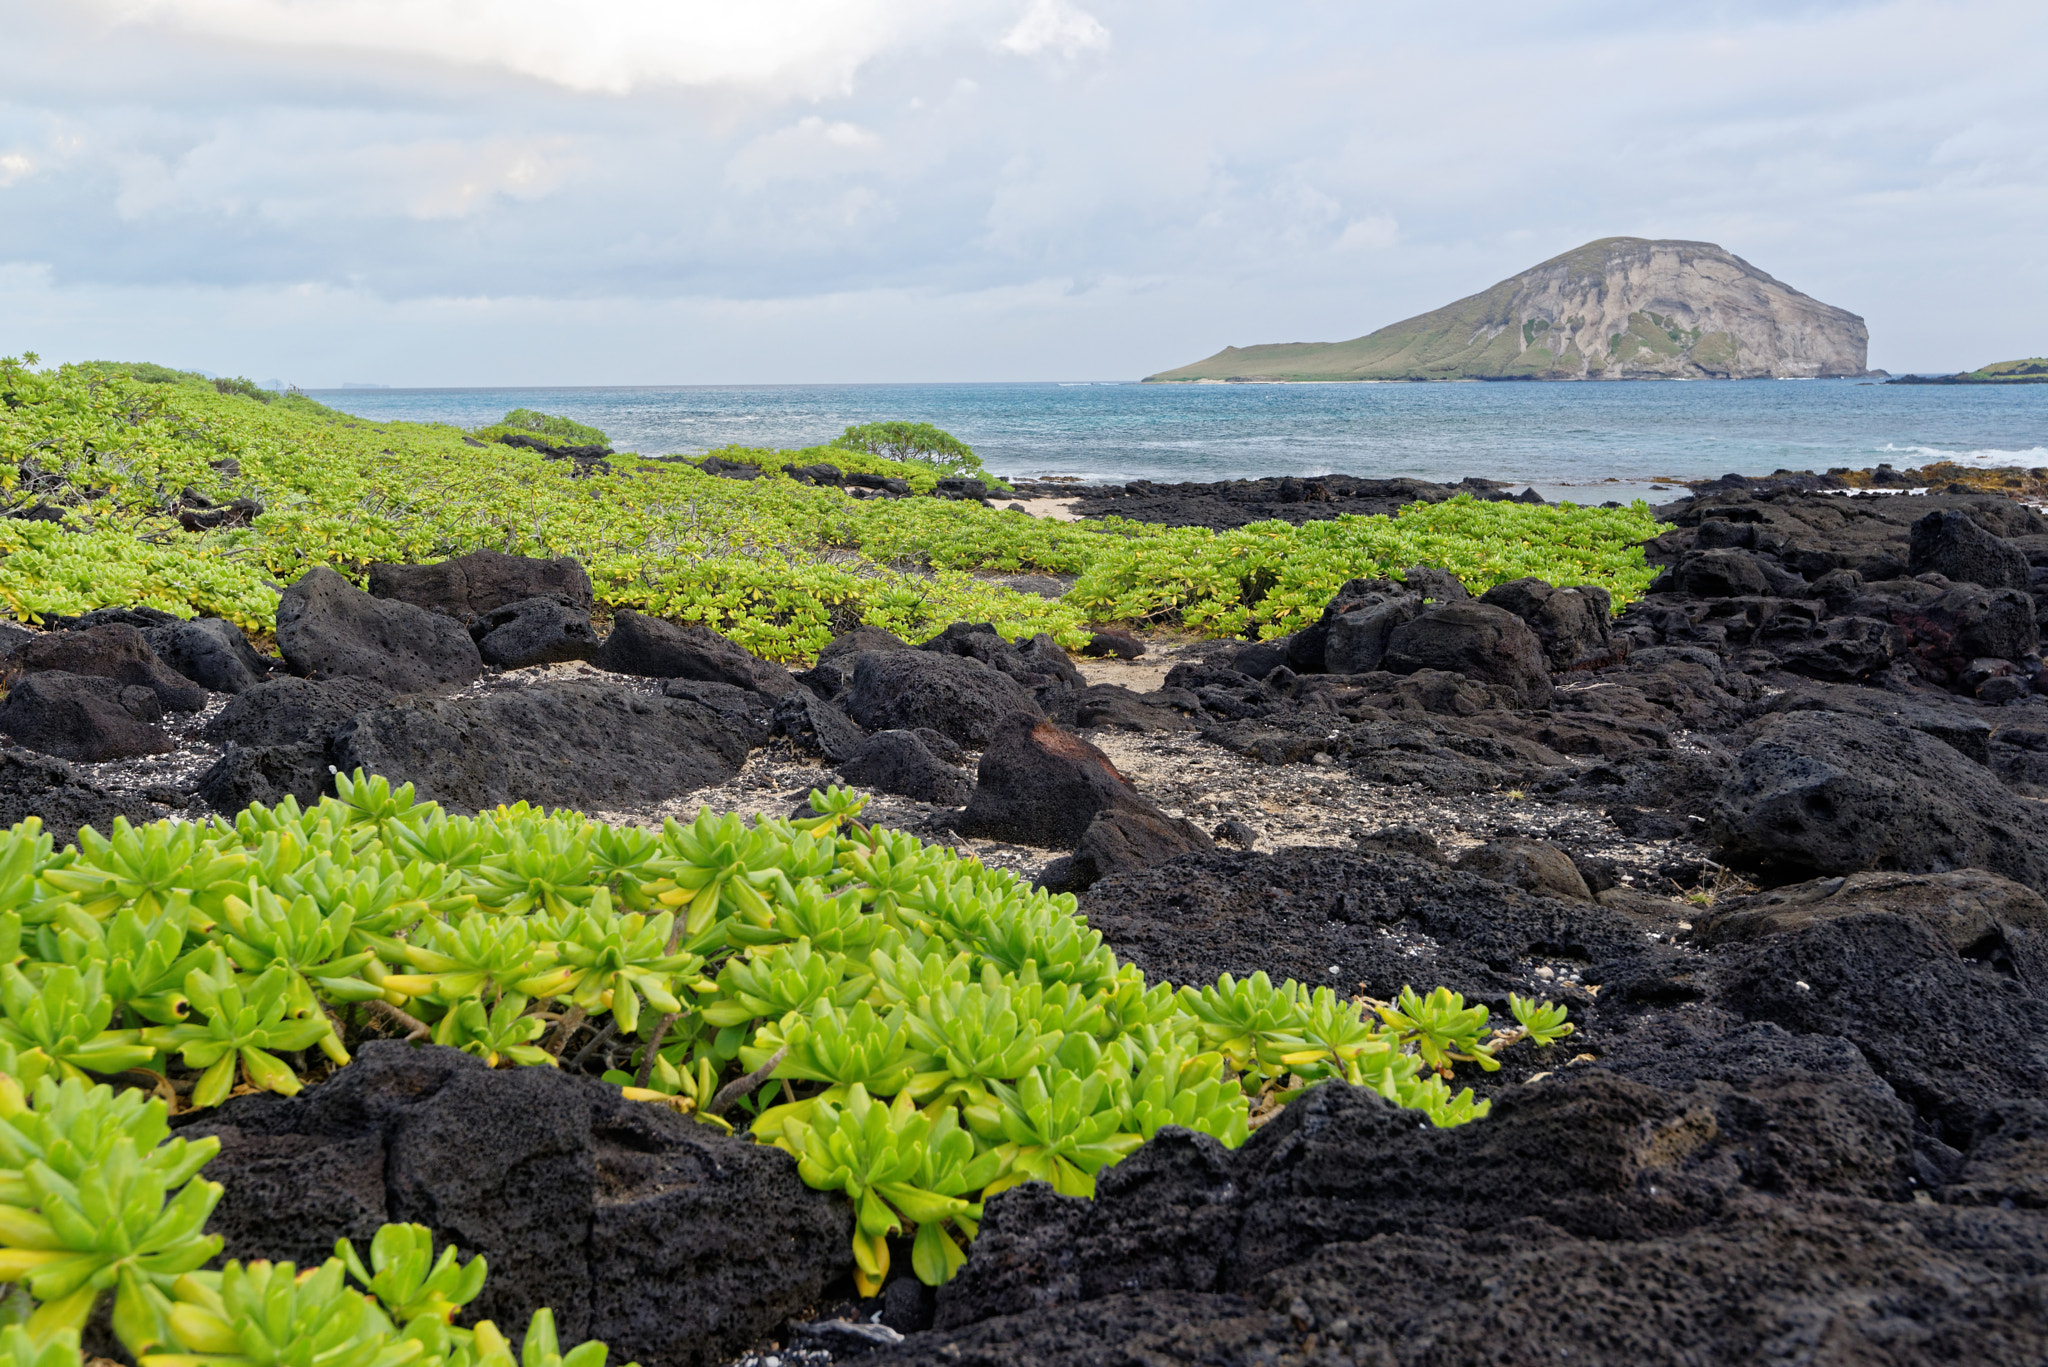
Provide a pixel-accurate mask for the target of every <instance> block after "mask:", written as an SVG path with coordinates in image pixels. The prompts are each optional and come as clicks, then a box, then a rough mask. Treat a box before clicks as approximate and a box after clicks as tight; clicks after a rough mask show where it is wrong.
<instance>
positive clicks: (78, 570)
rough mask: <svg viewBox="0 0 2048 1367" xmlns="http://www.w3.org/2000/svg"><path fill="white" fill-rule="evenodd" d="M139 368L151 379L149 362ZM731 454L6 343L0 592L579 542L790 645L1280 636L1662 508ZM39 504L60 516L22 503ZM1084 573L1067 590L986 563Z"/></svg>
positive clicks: (1555, 550)
mask: <svg viewBox="0 0 2048 1367" xmlns="http://www.w3.org/2000/svg"><path fill="white" fill-rule="evenodd" d="M138 370H140V371H141V374H142V378H138V376H137V373H136V372H137V371H138ZM722 454H724V455H727V456H728V457H731V458H735V459H744V460H748V461H750V462H752V463H756V464H759V465H760V466H761V467H762V468H763V469H765V470H768V471H770V472H771V473H769V474H768V475H766V476H764V477H763V478H760V479H755V480H747V481H740V480H730V479H720V478H716V477H713V476H711V475H707V474H705V473H704V472H703V471H702V470H700V469H698V468H697V467H696V466H694V465H691V464H687V463H681V462H674V463H671V462H664V461H659V460H651V459H648V460H643V459H638V458H634V457H627V456H619V457H614V458H613V459H612V460H611V461H610V462H609V466H610V469H609V472H608V473H605V472H600V473H592V474H588V475H585V476H579V474H578V471H577V467H576V466H575V465H574V464H573V463H572V462H570V461H567V460H552V461H551V460H547V459H544V458H543V457H542V456H541V455H539V454H537V453H535V452H531V451H526V450H521V449H518V448H514V447H508V446H503V445H498V444H495V443H489V442H480V441H478V440H476V438H475V437H474V436H472V435H469V434H465V433H463V432H462V431H460V430H458V429H456V428H454V427H450V426H446V425H442V424H424V423H402V422H394V423H373V422H367V421H364V420H362V419H358V418H353V417H350V416H349V415H347V414H344V413H339V412H336V411H335V410H333V409H329V408H325V407H323V406H321V405H320V404H317V403H315V402H313V401H312V400H310V399H307V398H305V397H303V396H297V395H285V396H277V395H266V394H264V393H263V392H261V391H257V390H255V389H254V387H253V386H247V387H246V388H242V389H237V388H234V387H233V386H232V385H230V387H229V388H228V389H225V390H224V389H223V388H221V387H220V386H219V385H217V384H216V383H214V382H212V381H208V380H206V379H204V378H202V377H199V376H195V375H181V374H178V373H176V372H169V371H162V370H161V368H156V367H148V368H141V367H124V366H110V365H82V366H65V367H62V368H59V369H56V370H47V371H35V370H32V369H30V368H28V367H27V366H24V365H23V364H21V363H20V362H18V361H14V360H12V359H10V358H5V357H0V513H4V512H12V513H15V514H17V516H12V517H5V516H0V604H4V606H5V610H6V611H9V612H11V613H12V614H13V615H14V616H16V617H19V618H21V619H22V620H25V621H35V620H39V619H41V618H43V617H45V616H47V615H50V614H60V613H61V614H76V613H80V612H84V611H86V610H88V609H91V608H96V607H107V606H123V607H127V606H149V607H155V608H161V609H164V610H166V611H170V612H174V613H177V614H179V615H180V616H195V615H213V616H221V617H226V618H228V619H229V620H230V621H233V622H236V623H238V624H239V625H241V626H243V627H244V628H246V629H249V630H252V631H258V632H263V631H268V630H270V629H271V627H272V625H273V623H274V616H275V609H276V604H277V595H278V593H279V591H280V586H282V585H284V584H287V583H290V582H291V581H292V580H294V579H296V578H298V577H299V576H300V575H301V574H303V573H305V572H306V571H307V570H308V569H310V568H312V567H314V566H316V565H330V566H333V567H334V568H336V569H338V570H340V571H341V572H342V573H344V574H347V575H349V576H351V577H354V578H355V579H356V580H357V581H358V582H361V580H362V578H363V577H364V576H365V573H366V571H367V567H368V566H369V565H370V564H372V563H375V562H378V561H409V562H414V563H425V562H432V561H436V560H441V559H445V558H447V557H449V556H454V555H460V554H463V553H465V552H468V551H474V550H482V549H491V550H502V551H507V552H510V553H513V554H521V555H537V556H559V555H568V556H574V557H575V558H576V559H577V560H579V561H581V562H582V564H583V565H584V566H585V567H586V568H587V569H588V570H589V572H590V576H591V580H592V583H593V585H594V587H595V588H596V591H597V597H598V601H599V604H600V605H601V607H602V608H604V609H610V610H616V609H618V608H624V607H631V608H636V609H639V610H641V611H645V612H650V613H654V614H657V615H660V616H666V617H670V618H675V619H679V620H685V621H699V622H703V623H705V624H706V625H708V626H711V627H713V628H714V629H716V630H718V631H721V632H724V633H725V634H726V635H728V636H730V637H732V638H733V639H734V640H736V641H738V642H739V643H740V644H742V645H744V646H746V647H747V648H748V649H750V650H754V651H757V652H759V653H760V654H763V655H765V656H768V657H770V658H773V659H778V660H788V661H796V660H803V659H808V658H810V657H812V656H814V655H815V654H816V653H817V651H818V650H819V649H820V648H821V647H822V646H823V645H824V644H825V643H826V642H827V641H829V640H831V638H832V637H833V636H834V635H835V634H837V633H838V632H841V631H844V630H846V629H848V628H850V627H852V626H855V625H857V624H860V623H868V624H872V625H876V626H881V627H885V628H887V629H888V630H891V631H894V632H896V633H897V634H899V635H902V636H904V637H906V638H908V639H921V638H922V637H924V636H929V635H930V634H932V633H933V632H935V631H936V630H938V629H939V628H941V627H943V626H944V625H945V624H946V623H948V622H952V621H962V620H965V621H977V622H990V623H993V624H994V625H995V627H996V628H997V629H998V630H999V631H1001V632H1002V633H1003V634H1004V635H1006V636H1010V637H1012V638H1016V637H1024V636H1029V635H1032V634H1034V633H1036V632H1040V631H1044V632H1050V633H1052V634H1053V635H1054V636H1055V637H1056V638H1058V639H1059V640H1060V641H1061V642H1062V643H1063V644H1067V645H1069V646H1073V645H1079V644H1080V643H1081V642H1082V641H1084V640H1085V639H1086V632H1085V631H1084V629H1083V627H1084V624H1085V623H1088V622H1118V621H1124V622H1134V623H1153V624H1162V625H1176V626H1180V627H1183V628H1187V629H1193V630H1197V631H1204V632H1210V633H1214V634H1256V635H1263V636H1271V635H1275V634H1278V633H1280V632H1283V631H1288V630H1292V629H1293V628H1294V627H1295V626H1298V625H1300V624H1301V622H1303V621H1304V620H1309V619H1312V618H1313V617H1314V616H1315V614H1316V613H1317V612H1319V611H1320V610H1321V607H1322V605H1323V604H1324V603H1325V602H1327V601H1328V600H1329V597H1330V595H1331V594H1332V593H1333V592H1334V591H1335V590H1336V588H1337V587H1338V585H1340V584H1342V583H1343V582H1344V581H1345V580H1346V579H1351V578H1359V577H1364V578H1371V577H1376V576H1379V575H1384V574H1388V573H1398V572H1399V571H1400V570H1401V569H1403V568H1405V567H1406V566H1409V565H1413V564H1417V563H1425V564H1431V565H1441V566H1444V567H1446V568H1449V569H1451V570H1453V571H1454V572H1455V573H1457V574H1458V575H1459V576H1460V577H1461V578H1463V579H1464V580H1465V582H1466V583H1467V585H1468V586H1469V587H1471V588H1472V589H1473V590H1474V591H1475V592H1478V591H1482V590H1484V589H1485V588H1487V587H1489V586H1490V585H1492V584H1495V583H1499V582H1501V581H1502V580H1505V579H1513V578H1517V577H1519V576H1521V575H1537V576H1540V577H1542V578H1545V579H1548V580H1550V581H1551V582H1553V583H1597V584H1602V585H1605V586H1606V587H1607V588H1608V589H1609V590H1610V591H1611V592H1613V593H1614V595H1615V597H1616V600H1617V603H1619V602H1625V601H1627V600H1628V599H1630V598H1632V597H1634V596H1635V595H1636V594H1638V593H1640V592H1641V591H1642V586H1643V583H1644V582H1645V581H1646V580H1647V577H1648V571H1647V569H1646V567H1645V566H1644V565H1643V559H1642V554H1641V551H1640V550H1639V549H1637V548H1636V546H1635V544H1634V543H1636V542H1640V541H1641V540H1643V539H1644V538H1646V537H1648V536H1650V535H1653V534H1654V532H1655V527H1654V526H1653V525H1652V524H1651V522H1650V519H1649V515H1648V513H1647V511H1646V510H1644V509H1643V508H1641V506H1640V505H1638V506H1637V507H1636V508H1632V509H1623V510H1612V509H1608V510H1602V509H1571V508H1569V507H1551V508H1531V507H1526V506H1524V505H1521V504H1505V503H1490V504H1474V503H1472V502H1471V501H1470V500H1469V499H1467V500H1462V501H1460V500H1454V501H1452V502H1450V503H1443V504H1435V505H1418V506H1416V507H1414V508H1410V509H1408V510H1405V511H1404V513H1403V515H1402V516H1401V517H1400V518H1399V519H1389V518H1361V517H1347V518H1340V519H1337V520H1335V521H1331V522H1323V523H1314V524H1311V525H1309V526H1307V527H1300V528H1296V527H1290V526H1288V525H1286V524H1284V523H1277V522H1275V523H1260V524H1256V525H1255V526H1252V527H1247V528H1243V529H1240V530H1239V531H1236V532H1232V533H1227V534H1223V535H1218V534H1216V533H1213V532H1209V531H1206V530H1204V529H1201V528H1182V529H1175V530H1171V531H1169V530H1167V529H1164V528H1159V527H1151V526H1144V525H1140V524H1137V523H1132V522H1126V521H1123V520H1121V519H1103V520H1099V521H1088V522H1083V523H1063V522H1056V521H1051V520H1047V519H1039V518H1032V517H1029V516H1027V515H1025V514H1023V513H1012V512H999V511H996V510H994V509H991V508H985V507H982V506H981V505H980V504H978V503H966V502H956V501H950V500H944V499H936V498H911V499H903V500H889V501H883V500H868V501H860V500H854V499H852V498H849V497H848V496H847V495H846V493H845V492H844V491H842V490H840V489H836V488H821V487H812V486H807V485H801V484H798V483H796V482H795V481H793V480H791V479H789V478H788V477H787V476H785V475H783V474H782V473H780V470H781V466H782V464H784V463H785V462H788V463H793V464H797V465H803V464H809V463H812V462H815V461H818V460H829V461H832V462H833V463H835V464H838V465H841V466H842V467H856V468H861V469H869V470H874V471H876V472H878V473H890V474H900V475H902V476H904V477H906V478H908V479H910V480H911V481H912V483H913V485H915V486H917V487H920V488H923V489H927V490H928V489H929V488H930V487H931V486H932V484H933V482H934V480H935V479H936V475H935V473H934V472H933V471H932V470H930V469H929V468H924V467H914V466H905V465H899V464H895V463H893V462H889V461H884V460H881V459H879V458H877V457H872V456H865V455H855V454H853V453H849V452H845V451H843V450H840V449H838V448H825V447H812V448H808V449H806V450H803V451H782V452H769V451H746V450H737V449H730V450H727V451H725V452H723V453H722ZM194 495H197V496H200V497H203V498H205V499H207V500H211V501H213V502H215V503H223V502H226V501H227V500H229V499H234V498H248V499H253V500H254V501H256V502H257V503H259V504H261V505H262V507H263V509H264V511H263V513H262V515H261V516H260V517H257V518H256V519H255V522H254V524H253V525H251V526H247V527H231V528H229V527H224V528H220V529H216V530H212V531H204V532H197V533H195V532H191V531H187V530H185V529H184V528H183V527H181V526H180V524H179V522H178V519H177V513H178V511H179V509H180V506H181V505H185V506H193V505H194V498H193V496H194ZM39 504H40V505H43V506H44V509H45V511H46V512H48V511H49V510H51V509H55V510H56V515H57V520H54V521H50V520H28V519H24V518H22V517H20V516H18V514H20V513H23V512H26V511H29V510H30V509H32V508H35V507H36V506H37V505H39ZM1020 571H1022V572H1034V573H1053V574H1071V575H1078V576H1079V577H1080V582H1079V583H1077V584H1076V585H1075V586H1074V588H1073V590H1072V591H1071V592H1069V593H1068V594H1067V595H1066V597H1065V598H1063V599H1059V600H1047V599H1043V598H1040V597H1038V596H1037V595H1035V594H1020V593H1017V592H1014V591H1012V590H1010V589H1009V588H1007V587H1005V586H1003V585H1001V584H999V583H996V582H992V580H991V578H990V577H989V576H990V575H991V574H994V573H1015V572H1020Z"/></svg>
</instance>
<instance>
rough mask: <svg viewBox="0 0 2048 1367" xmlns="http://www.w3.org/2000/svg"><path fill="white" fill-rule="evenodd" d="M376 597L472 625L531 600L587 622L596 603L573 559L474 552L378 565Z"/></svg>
mask: <svg viewBox="0 0 2048 1367" xmlns="http://www.w3.org/2000/svg"><path fill="white" fill-rule="evenodd" d="M370 592H371V593H373V594H375V595H376V596H377V597H379V598H395V599H397V600H398V601H400V602H402V603H411V604H413V605H415V606H417V607H423V608H426V609H427V610H428V611H430V612H438V613H440V614H442V615H443V616H447V617H454V618H457V619H459V620H462V621H467V620H469V619H470V618H472V617H480V616H482V615H483V614H485V613H488V612H495V611H497V610H498V609H499V608H502V607H506V606H508V605H510V604H512V603H517V602H520V601H521V600H523V599H527V598H549V599H553V600H554V601H556V602H558V603H561V604H562V605H563V606H565V607H569V608H574V609H576V610H577V611H579V612H581V613H582V614H583V615H584V616H585V617H586V618H588V617H589V615H590V610H591V608H592V607H593V606H594V605H595V603H596V598H595V596H594V595H593V594H592V592H591V588H590V576H589V575H588V574H586V573H585V572H584V569H583V566H582V565H580V564H578V563H577V562H576V561H575V560H574V559H572V558H570V557H569V556H566V555H565V556H562V557H560V558H559V559H555V560H538V559H535V558H533V557H531V556H524V555H506V554H505V553H504V552H503V551H471V552H470V553H469V554H468V555H458V556H456V557H454V558H453V559H452V560H443V561H441V562H440V563H439V564H435V565H388V564H385V565H372V566H370Z"/></svg>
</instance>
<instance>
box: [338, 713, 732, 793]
mask: <svg viewBox="0 0 2048 1367" xmlns="http://www.w3.org/2000/svg"><path fill="white" fill-rule="evenodd" d="M334 745H335V757H336V763H337V766H338V767H339V768H340V769H341V770H342V771H343V772H347V771H349V770H351V769H355V768H358V767H360V768H362V769H363V770H365V771H366V772H369V773H373V774H382V775H384V776H385V777H387V778H389V779H390V780H391V781H392V782H393V783H411V784H413V785H414V786H415V789H416V790H417V791H418V793H419V795H420V797H421V798H422V799H426V798H432V799H434V800H436V801H438V802H440V803H442V804H443V805H445V806H448V807H450V808H454V809H458V810H464V811H472V812H474V811H480V810H482V809H484V808H487V807H495V806H497V805H498V804H499V803H510V802H522V801H523V802H532V803H535V804H537V805H545V806H549V807H573V808H576V809H577V810H579V811H590V810H606V811H619V810H625V809H630V808H635V807H641V806H647V805H651V804H654V803H658V802H661V801H664V800H666V799H668V798H671V797H676V796H678V795H680V794H683V793H687V792H690V791H691V790H692V789H696V788H702V787H707V786H709V785H711V784H714V783H721V782H723V781H725V780H726V779H728V778H730V777H732V776H733V774H735V773H737V772H738V771H739V767H740V765H741V764H742V763H743V762H745V760H746V757H747V746H746V742H745V740H744V739H743V738H742V737H740V736H737V735H735V734H734V733H733V732H732V731H731V730H729V729H728V728H727V727H726V726H724V725H723V724H722V723H721V722H720V720H719V718H718V715H717V714H716V713H714V712H712V711H710V710H709V709H708V708H705V707H702V706H700V705H698V704H696V703H692V702H689V701H686V700H684V699H681V698H664V697H649V696H647V695H646V694H644V693H635V692H630V691H628V690H627V689H624V688H621V687H618V686H617V685H614V684H601V683H543V684H535V685H533V686H532V687H529V688H518V689H507V690H504V691H502V692H497V693H491V694H488V695H486V696H483V697H479V698H452V699H447V698H444V699H425V698H415V699H408V700H406V701H405V702H404V703H403V704H400V705H393V706H389V707H382V708H377V709H373V710H371V711H366V712H362V713H359V714H357V715H356V716H355V717H354V718H353V719H352V720H350V721H349V722H348V723H347V724H346V725H344V726H343V727H342V728H341V730H340V731H339V732H338V733H337V734H336V736H335V740H334Z"/></svg>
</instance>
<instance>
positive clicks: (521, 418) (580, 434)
mask: <svg viewBox="0 0 2048 1367" xmlns="http://www.w3.org/2000/svg"><path fill="white" fill-rule="evenodd" d="M506 428H511V429H512V430H514V431H519V432H532V433H535V434H536V435H539V436H543V437H547V438H549V439H551V440H553V441H559V442H566V443H568V444H569V445H572V446H609V445H611V440H610V439H609V438H608V437H606V436H605V434H604V432H603V431H602V430H601V429H599V428H596V427H588V426H585V425H584V424H583V423H580V422H577V421H576V420H575V419H573V418H564V417H559V416H557V415H555V414H553V413H537V412H535V411H534V410H533V409H531V408H515V409H513V410H512V411H511V412H510V413H507V414H506V415H505V416H504V417H503V418H500V419H499V420H498V423H497V426H496V427H495V428H493V429H492V430H493V431H502V430H504V429H506Z"/></svg>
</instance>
